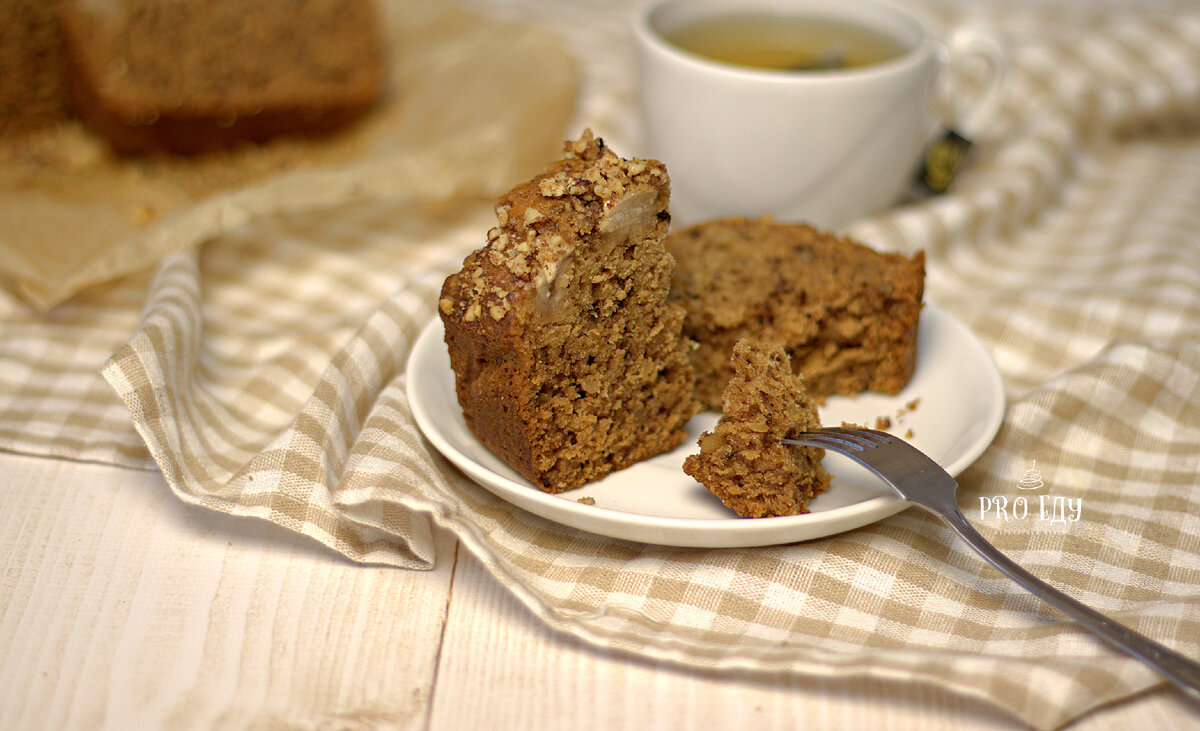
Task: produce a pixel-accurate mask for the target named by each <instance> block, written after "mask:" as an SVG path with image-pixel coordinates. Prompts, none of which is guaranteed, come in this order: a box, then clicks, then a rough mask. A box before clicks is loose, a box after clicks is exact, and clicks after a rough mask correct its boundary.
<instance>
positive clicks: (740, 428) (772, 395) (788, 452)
mask: <svg viewBox="0 0 1200 731" xmlns="http://www.w3.org/2000/svg"><path fill="white" fill-rule="evenodd" d="M730 368H731V369H732V370H733V376H732V377H731V378H730V379H729V382H728V385H727V386H726V388H725V390H724V393H723V394H722V399H721V409H722V412H723V414H722V416H721V420H720V421H719V422H718V423H717V426H716V428H715V429H714V430H713V431H711V432H705V433H704V434H702V435H700V439H699V445H700V453H699V454H693V455H690V456H688V458H687V459H686V460H684V463H683V471H684V472H686V473H687V474H689V475H691V476H692V477H694V478H696V480H697V481H699V482H701V483H702V484H703V485H704V486H705V487H707V488H708V489H709V491H710V492H712V493H713V494H714V495H716V496H717V497H718V498H720V499H721V502H723V503H725V505H726V506H727V507H728V508H730V509H731V510H733V511H734V512H735V513H737V514H738V515H740V516H742V517H744V518H764V517H770V516H781V515H798V514H800V513H807V512H808V503H809V500H811V499H812V498H814V497H816V496H817V495H819V494H821V493H822V492H824V491H825V490H826V489H827V488H828V487H829V479H830V477H829V474H828V473H827V472H826V471H825V470H824V469H823V468H822V467H821V459H822V457H823V456H824V450H821V449H814V448H811V447H798V446H791V445H785V444H783V442H782V441H781V440H782V439H784V438H787V437H794V436H795V435H797V434H799V433H800V432H803V431H808V430H810V429H816V428H819V427H820V426H821V422H820V418H819V417H818V415H817V406H816V404H815V403H814V402H813V400H812V398H810V397H809V396H808V394H807V392H806V390H805V388H804V379H803V377H801V376H797V375H794V374H793V373H792V366H791V363H790V361H789V360H788V356H787V353H785V352H784V350H783V348H781V347H780V346H778V345H772V344H766V343H758V342H753V341H750V340H746V339H742V340H739V341H738V342H737V344H736V345H734V348H733V354H732V355H731V357H730Z"/></svg>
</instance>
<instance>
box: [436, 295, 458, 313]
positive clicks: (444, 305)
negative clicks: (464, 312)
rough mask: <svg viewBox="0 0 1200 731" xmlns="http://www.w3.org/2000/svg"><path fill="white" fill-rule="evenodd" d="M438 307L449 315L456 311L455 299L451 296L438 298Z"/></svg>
mask: <svg viewBox="0 0 1200 731" xmlns="http://www.w3.org/2000/svg"><path fill="white" fill-rule="evenodd" d="M438 308H439V309H440V310H441V311H442V313H443V314H446V315H449V314H450V313H451V312H453V311H454V300H453V299H452V298H450V297H443V298H441V299H440V300H438Z"/></svg>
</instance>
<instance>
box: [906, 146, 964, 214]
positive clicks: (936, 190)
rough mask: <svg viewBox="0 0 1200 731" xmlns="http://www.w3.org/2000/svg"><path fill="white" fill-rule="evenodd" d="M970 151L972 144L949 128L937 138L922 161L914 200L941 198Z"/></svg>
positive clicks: (918, 171)
mask: <svg viewBox="0 0 1200 731" xmlns="http://www.w3.org/2000/svg"><path fill="white" fill-rule="evenodd" d="M970 151H971V141H970V140H968V139H967V138H966V137H963V136H962V135H961V134H959V133H958V132H956V131H955V130H953V129H947V130H945V131H944V132H942V134H941V135H939V136H938V137H935V138H934V139H933V141H931V142H930V143H929V145H928V146H927V147H926V148H925V155H924V157H922V158H921V166H920V169H919V170H917V175H916V179H915V180H914V181H913V182H914V186H913V188H914V189H913V191H912V194H913V197H914V198H925V197H927V196H931V195H941V194H942V193H945V192H946V191H947V190H949V188H950V184H951V183H952V182H954V178H955V177H956V176H957V175H958V173H959V172H960V171H961V170H962V167H963V164H964V163H965V162H966V159H967V156H968V153H969V152H970Z"/></svg>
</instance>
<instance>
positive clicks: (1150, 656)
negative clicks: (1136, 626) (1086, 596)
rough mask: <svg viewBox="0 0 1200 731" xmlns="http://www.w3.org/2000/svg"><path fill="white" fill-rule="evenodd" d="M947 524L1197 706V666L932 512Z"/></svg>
mask: <svg viewBox="0 0 1200 731" xmlns="http://www.w3.org/2000/svg"><path fill="white" fill-rule="evenodd" d="M933 512H936V513H937V514H939V515H940V516H941V517H942V518H944V519H945V520H946V522H947V523H949V524H950V527H952V528H953V529H954V530H955V532H957V533H958V535H959V536H961V537H962V539H963V540H965V541H966V542H967V543H968V544H970V546H971V548H973V549H975V551H976V552H977V553H978V554H979V555H980V556H982V557H983V559H984V560H985V561H987V562H988V563H990V564H991V565H992V566H995V567H996V568H997V569H999V570H1000V571H1001V572H1002V573H1004V574H1005V575H1007V576H1008V577H1009V578H1010V579H1012V580H1013V581H1015V582H1017V583H1018V584H1020V585H1021V586H1022V587H1024V588H1025V589H1028V590H1029V591H1030V592H1031V593H1033V594H1034V595H1036V596H1038V597H1040V598H1042V599H1044V600H1045V601H1047V602H1049V603H1050V604H1053V605H1054V606H1055V607H1057V608H1058V609H1060V610H1062V612H1063V613H1064V614H1066V615H1067V616H1068V617H1070V618H1071V619H1074V620H1075V621H1076V622H1078V623H1079V624H1081V625H1083V626H1084V627H1086V628H1087V629H1088V630H1091V631H1092V632H1093V633H1095V634H1096V635H1098V636H1099V637H1100V638H1101V639H1104V640H1106V641H1108V642H1109V643H1111V644H1112V645H1115V646H1116V647H1118V648H1120V649H1121V650H1123V651H1125V652H1126V653H1128V654H1130V655H1132V656H1133V657H1135V658H1137V659H1139V660H1141V661H1142V662H1143V663H1145V664H1146V665H1148V666H1150V667H1152V668H1154V669H1155V670H1157V671H1158V672H1159V673H1161V674H1162V675H1163V676H1164V677H1166V678H1167V679H1168V680H1170V681H1171V682H1172V683H1174V684H1175V685H1176V686H1178V687H1179V689H1180V690H1182V691H1183V692H1184V693H1185V694H1186V695H1187V696H1189V697H1190V698H1191V699H1192V701H1193V702H1195V703H1200V663H1197V662H1196V661H1194V660H1190V659H1188V658H1186V657H1184V656H1183V655H1180V654H1179V653H1178V652H1175V651H1174V650H1172V649H1170V648H1169V647H1165V646H1163V645H1160V644H1159V643H1157V642H1155V641H1154V640H1152V639H1150V638H1149V637H1146V636H1145V635H1143V634H1140V633H1138V632H1134V631H1133V630H1131V629H1129V628H1128V627H1126V626H1124V625H1122V624H1119V623H1117V622H1116V621H1115V620H1113V619H1111V618H1110V617H1106V616H1105V615H1103V614H1101V613H1099V612H1097V611H1096V610H1094V609H1092V608H1090V607H1088V606H1086V605H1084V604H1081V603H1080V602H1079V601H1077V600H1076V599H1073V598H1071V597H1070V596H1067V595H1066V594H1064V593H1062V592H1061V591H1059V590H1058V589H1055V588H1054V587H1053V586H1050V585H1049V584H1047V583H1046V582H1044V581H1042V580H1041V579H1039V578H1037V577H1036V576H1034V575H1033V574H1031V573H1029V572H1028V571H1026V570H1025V569H1023V568H1021V567H1020V566H1019V565H1017V564H1016V563H1015V562H1014V561H1013V560H1012V559H1010V558H1009V557H1008V556H1005V555H1004V554H1003V553H1001V552H1000V550H999V549H997V548H996V547H995V546H993V545H992V544H991V543H989V542H988V540H987V539H986V538H984V537H983V536H982V535H980V534H979V532H978V531H976V530H975V529H974V528H973V527H972V526H971V524H970V523H968V522H967V519H966V517H965V516H963V514H962V511H960V510H959V509H958V508H957V507H955V508H953V509H952V510H935V511H933Z"/></svg>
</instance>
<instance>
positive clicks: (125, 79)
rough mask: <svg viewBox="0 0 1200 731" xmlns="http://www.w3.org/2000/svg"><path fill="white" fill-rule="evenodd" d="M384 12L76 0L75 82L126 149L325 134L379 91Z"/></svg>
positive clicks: (200, 0)
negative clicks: (378, 14)
mask: <svg viewBox="0 0 1200 731" xmlns="http://www.w3.org/2000/svg"><path fill="white" fill-rule="evenodd" d="M377 12H378V11H377V9H376V7H375V5H374V4H373V2H372V0H250V1H248V2H247V1H240V0H238V1H226V2H209V1H208V0H68V1H67V2H66V4H65V6H64V9H63V14H62V25H61V27H62V33H63V48H64V58H65V62H66V74H67V86H68V88H69V90H70V94H71V99H72V104H73V106H74V109H75V111H76V112H77V113H78V114H79V116H80V117H81V118H82V119H83V120H84V121H85V122H86V123H87V124H88V125H89V126H90V127H91V128H92V129H93V130H95V131H96V132H98V133H99V134H101V135H102V136H103V137H105V138H107V139H108V141H109V142H110V143H112V145H113V147H114V148H116V149H117V150H119V151H121V152H131V153H144V152H151V151H156V150H165V151H170V152H176V153H184V154H191V153H202V152H209V151H213V150H217V149H221V148H226V147H230V146H233V145H235V144H237V143H239V142H243V141H254V142H259V141H263V140H266V139H268V138H270V137H273V136H275V135H280V134H299V135H309V136H312V135H320V134H325V133H327V132H331V131H333V130H335V129H337V128H339V127H342V126H343V125H345V124H347V123H348V122H350V121H352V120H354V119H356V118H358V117H359V116H361V115H362V114H363V113H364V112H365V111H366V110H367V109H368V108H370V107H371V106H372V105H373V104H374V103H375V101H376V100H377V99H378V98H379V96H380V94H381V93H382V89H383V82H384V53H383V42H382V33H381V29H380V26H379V18H378V17H377Z"/></svg>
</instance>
